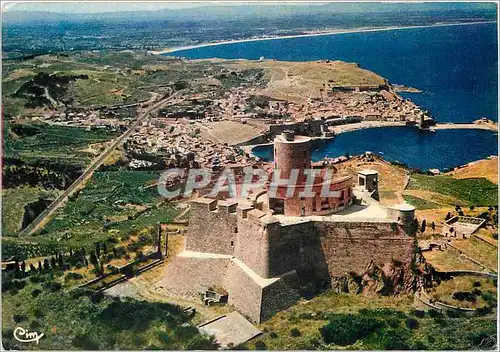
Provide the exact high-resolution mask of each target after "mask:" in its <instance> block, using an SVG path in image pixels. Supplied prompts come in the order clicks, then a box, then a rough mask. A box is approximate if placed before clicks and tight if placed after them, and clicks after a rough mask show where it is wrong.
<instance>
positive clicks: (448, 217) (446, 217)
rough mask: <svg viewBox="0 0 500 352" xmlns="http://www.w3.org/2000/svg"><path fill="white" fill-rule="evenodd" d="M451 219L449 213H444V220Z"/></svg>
mask: <svg viewBox="0 0 500 352" xmlns="http://www.w3.org/2000/svg"><path fill="white" fill-rule="evenodd" d="M450 219H451V213H450V212H448V214H446V216H445V217H444V220H445V221H447V220H450Z"/></svg>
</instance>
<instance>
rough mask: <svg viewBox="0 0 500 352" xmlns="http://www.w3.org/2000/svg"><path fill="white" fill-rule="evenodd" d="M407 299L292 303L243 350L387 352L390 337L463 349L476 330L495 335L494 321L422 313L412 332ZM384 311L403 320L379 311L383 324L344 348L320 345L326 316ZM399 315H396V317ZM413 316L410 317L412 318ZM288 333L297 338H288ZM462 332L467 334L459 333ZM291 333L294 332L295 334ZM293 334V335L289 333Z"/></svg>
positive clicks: (329, 296) (324, 298)
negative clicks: (370, 351) (374, 351)
mask: <svg viewBox="0 0 500 352" xmlns="http://www.w3.org/2000/svg"><path fill="white" fill-rule="evenodd" d="M412 302H413V299H412V298H411V297H404V296H402V297H381V296H362V295H347V294H334V293H331V292H329V293H325V294H322V295H320V296H318V297H315V298H313V299H312V300H310V301H307V302H304V303H303V304H298V305H295V306H293V307H291V308H289V309H287V310H286V311H283V312H280V313H278V314H276V315H275V316H274V317H273V318H271V319H270V320H269V321H267V322H265V323H263V324H261V325H260V327H261V328H262V329H263V330H264V331H265V333H264V334H263V335H262V336H261V337H259V338H257V339H256V340H254V341H252V342H250V343H249V344H248V347H250V348H256V347H262V342H263V343H264V344H265V346H266V347H267V349H285V350H289V349H345V348H347V349H358V350H362V349H387V348H388V344H389V343H390V342H391V341H387V336H385V335H386V334H387V333H389V334H390V335H394V336H398V337H405V340H406V344H407V346H408V347H413V348H419V349H464V348H472V347H474V346H475V342H476V341H475V339H474V337H475V335H476V334H480V333H481V332H483V333H486V334H488V335H493V334H494V332H495V331H496V323H495V317H494V316H493V315H491V316H488V317H477V318H444V319H442V318H441V319H440V318H431V317H430V316H429V315H426V316H425V317H424V318H420V319H418V328H417V329H408V328H406V318H407V317H408V318H410V317H412V314H411V311H412ZM381 308H388V309H391V311H392V310H394V311H398V312H401V313H402V314H403V316H404V315H406V317H404V318H402V319H401V318H398V319H396V320H395V321H394V320H393V319H390V316H391V315H392V314H394V313H390V312H391V311H387V312H385V313H384V312H383V311H382V312H380V313H379V314H375V316H377V319H379V320H382V321H384V324H387V325H385V326H384V328H382V329H381V330H379V331H377V332H376V333H374V334H371V335H370V336H367V337H365V338H362V339H361V340H359V341H357V342H355V343H353V344H349V345H348V346H337V345H334V344H332V345H328V344H325V343H324V341H323V339H322V336H321V333H320V330H319V329H320V328H321V327H323V326H324V325H325V324H326V323H327V322H328V319H329V315H328V314H342V313H353V314H355V315H366V314H365V313H364V312H363V311H361V312H360V310H362V309H368V310H373V309H381ZM401 313H398V315H400V314H401ZM413 318H415V317H414V316H413ZM293 329H297V330H298V331H299V332H300V336H293V335H294V334H293V333H292V330H293ZM463 331H467V333H463ZM295 333H296V332H295ZM295 335H297V334H295Z"/></svg>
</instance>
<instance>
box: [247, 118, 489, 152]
mask: <svg viewBox="0 0 500 352" xmlns="http://www.w3.org/2000/svg"><path fill="white" fill-rule="evenodd" d="M406 126H407V125H406V123H405V122H392V121H362V122H358V123H352V124H347V125H339V126H335V127H334V128H333V130H334V132H335V134H336V135H339V134H342V133H348V132H354V131H358V130H364V129H372V128H384V127H406ZM407 127H409V128H415V127H414V126H407ZM446 129H450V130H457V129H471V130H484V131H491V132H498V125H497V124H495V125H489V124H488V125H486V124H484V125H483V124H478V123H440V124H436V125H435V126H432V127H431V131H434V130H446ZM424 133H428V132H424ZM332 138H334V137H313V138H312V139H321V140H329V139H332ZM270 145H273V142H268V143H261V144H253V145H244V146H239V148H240V149H241V150H243V151H244V152H245V153H248V154H249V155H250V156H252V157H257V156H256V155H255V154H253V149H254V148H255V147H262V146H270ZM479 160H483V159H479Z"/></svg>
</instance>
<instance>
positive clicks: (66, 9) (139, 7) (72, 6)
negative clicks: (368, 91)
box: [3, 1, 328, 14]
mask: <svg viewBox="0 0 500 352" xmlns="http://www.w3.org/2000/svg"><path fill="white" fill-rule="evenodd" d="M326 3H328V2H324V1H322V2H279V1H268V2H251V1H250V2H243V1H231V2H227V1H182V2H181V1H179V2H159V1H158V2H132V1H130V2H98V1H88V2H23V3H7V4H5V5H4V9H3V10H4V11H5V12H7V11H9V12H11V11H23V12H35V11H36V12H54V13H74V14H90V13H105V12H126V11H158V10H166V9H171V10H181V9H192V8H197V7H209V6H245V5H246V6H248V5H252V6H270V5H280V6H314V5H323V4H326ZM97 5H98V6H97Z"/></svg>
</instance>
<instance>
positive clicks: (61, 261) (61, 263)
mask: <svg viewBox="0 0 500 352" xmlns="http://www.w3.org/2000/svg"><path fill="white" fill-rule="evenodd" d="M58 259H59V260H58V264H59V268H60V269H61V270H64V259H63V256H62V255H60V254H59V258H58Z"/></svg>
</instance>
